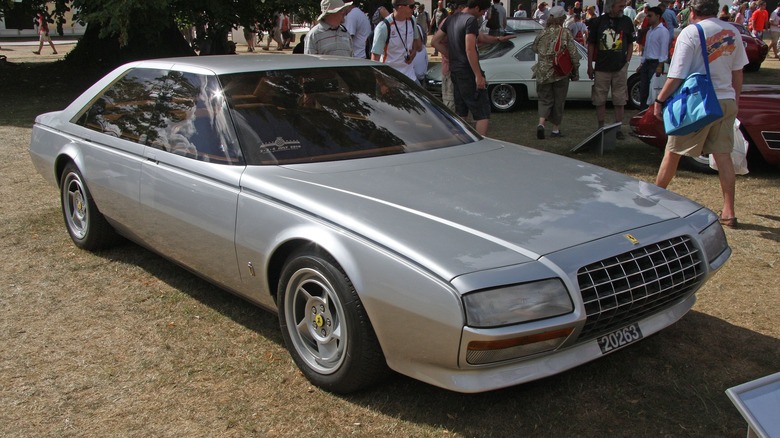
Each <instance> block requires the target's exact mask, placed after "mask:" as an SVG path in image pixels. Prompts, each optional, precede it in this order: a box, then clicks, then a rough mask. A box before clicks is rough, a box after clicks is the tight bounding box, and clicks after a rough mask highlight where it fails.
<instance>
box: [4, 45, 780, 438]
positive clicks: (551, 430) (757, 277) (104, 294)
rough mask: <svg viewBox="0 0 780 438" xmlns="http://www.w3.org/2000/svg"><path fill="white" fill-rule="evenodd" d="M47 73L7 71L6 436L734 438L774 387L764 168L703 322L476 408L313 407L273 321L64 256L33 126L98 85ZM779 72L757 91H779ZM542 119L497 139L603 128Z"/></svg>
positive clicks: (705, 191) (211, 296)
mask: <svg viewBox="0 0 780 438" xmlns="http://www.w3.org/2000/svg"><path fill="white" fill-rule="evenodd" d="M775 64H777V66H776V67H780V62H778V61H774V60H768V61H767V62H766V66H768V67H769V66H771V67H775ZM43 68H48V67H43ZM43 68H42V67H41V66H29V67H28V68H22V67H20V69H22V70H23V71H24V73H23V74H20V73H19V72H20V71H22V70H16V73H14V74H11V75H9V74H8V71H3V70H2V67H0V96H3V97H2V99H3V104H4V105H3V107H4V109H3V110H2V113H1V115H0V139H1V140H2V144H3V146H2V151H3V154H2V156H0V175H2V180H3V184H2V186H0V198H2V199H5V200H6V201H5V208H3V211H2V228H0V230H1V231H0V233H1V234H0V237H1V239H0V251H2V253H3V254H4V256H5V257H4V261H3V263H2V265H0V278H1V280H0V282H1V283H0V315H1V316H0V330H2V334H3V341H2V343H1V344H0V434H2V435H5V436H79V437H81V436H100V437H102V436H305V435H318V436H346V435H355V436H377V435H393V436H420V437H428V436H439V437H441V436H447V437H450V436H463V437H470V436H554V437H560V436H632V437H633V436H686V437H687V436H702V437H714V436H744V435H745V422H744V421H743V420H742V419H741V417H740V416H739V414H738V413H737V411H736V410H735V409H734V408H733V406H732V405H731V403H730V402H729V401H728V399H727V398H726V396H725V394H724V390H725V389H726V388H728V387H731V386H733V385H736V384H739V383H742V382H745V381H748V380H752V379H755V378H758V377H760V376H764V375H767V374H770V373H774V372H776V371H778V363H780V327H778V325H777V313H778V309H780V294H778V292H779V290H778V286H777V274H776V272H777V268H778V254H780V214H779V213H778V212H777V207H776V205H777V199H778V198H780V184H778V183H779V182H780V172H778V171H777V170H773V171H771V172H754V173H751V175H749V176H747V177H740V178H739V180H738V183H737V189H738V201H737V205H738V213H739V216H740V219H741V221H742V223H743V224H744V226H743V227H742V229H740V230H736V231H732V230H728V231H727V234H728V237H729V241H730V243H731V245H732V247H733V249H734V256H733V257H732V259H731V260H730V261H729V262H728V264H727V265H726V266H725V267H724V268H723V270H722V271H721V272H720V273H718V274H717V275H716V276H715V277H714V278H713V279H712V280H711V281H710V282H709V283H708V284H707V285H706V286H705V287H704V288H703V289H702V290H701V291H700V292H699V294H698V295H699V302H698V303H697V305H696V307H695V308H694V311H693V312H691V313H690V314H689V315H687V316H686V317H685V318H683V320H681V321H680V322H678V323H677V324H675V325H673V326H672V327H670V328H669V329H667V330H665V331H663V332H662V333H660V334H658V335H656V336H652V337H651V338H649V339H646V340H645V341H643V342H641V343H639V344H637V345H635V346H632V347H631V348H628V349H625V350H623V351H620V352H618V353H616V354H612V355H610V356H607V357H605V358H603V359H601V360H599V361H596V362H593V363H590V364H587V365H585V366H582V367H579V368H577V369H574V370H571V371H569V372H566V373H563V374H561V375H559V376H555V377H552V378H548V379H545V380H542V381H539V382H534V383H530V384H526V385H521V386H517V387H514V388H509V389H506V390H502V391H495V392H491V393H487V394H480V395H460V394H454V393H450V392H447V391H443V390H440V389H437V388H434V387H431V386H428V385H426V384H423V383H419V382H417V381H413V380H411V379H408V378H405V377H402V376H395V377H393V378H391V379H390V380H389V381H388V382H387V383H385V384H383V385H381V386H379V387H377V388H375V389H373V390H371V391H367V392H363V393H360V394H356V395H352V396H346V397H342V396H334V395H331V394H328V393H325V392H322V391H320V390H318V389H315V388H313V387H312V386H311V385H310V384H309V383H308V382H307V381H306V380H305V378H303V376H302V375H301V374H300V373H299V372H298V371H297V369H296V368H295V366H294V364H293V363H292V361H291V360H290V358H289V357H288V355H287V353H286V351H285V349H284V347H283V345H282V341H281V336H280V333H279V329H278V326H277V320H276V317H275V315H272V314H269V313H266V312H264V311H261V310H259V309H256V308H253V307H252V306H250V305H248V304H247V303H245V302H243V301H241V300H240V299H237V298H234V297H233V296H231V295H229V294H227V293H225V292H223V291H221V290H219V289H217V288H215V287H213V286H211V285H209V284H208V283H206V282H204V281H201V280H199V279H198V278H196V277H194V276H192V275H190V274H189V273H187V272H186V271H184V270H182V269H180V268H178V267H176V266H175V265H173V264H171V263H169V262H167V261H165V260H163V259H161V258H159V257H157V256H156V255H153V254H151V253H149V252H148V251H145V250H143V249H141V248H139V247H137V246H135V245H132V244H126V245H123V246H120V247H118V248H115V249H113V250H110V251H104V252H101V253H97V254H93V253H88V252H84V251H80V250H78V249H76V248H75V247H74V246H73V245H72V244H71V242H70V240H69V238H68V235H67V233H66V232H65V229H64V226H63V224H62V217H61V214H60V211H59V204H58V193H57V190H56V189H55V188H53V187H50V186H48V185H46V184H44V182H43V180H42V179H41V178H40V176H38V175H37V174H35V172H34V170H33V168H32V166H31V164H30V160H29V157H28V156H27V152H26V148H27V145H28V143H29V137H30V126H31V123H32V117H33V116H34V115H35V114H38V113H41V112H44V111H48V110H53V109H57V108H59V107H61V106H62V105H63V104H64V103H66V102H68V101H69V100H70V99H71V98H72V97H73V96H74V94H77V93H78V92H79V91H80V90H81V89H82V88H83V85H84V83H89V81H88V78H85V79H84V81H83V82H84V83H80V84H79V83H77V84H75V85H73V84H71V83H70V79H71V78H73V77H74V75H71V74H68V73H67V72H59V73H60V74H61V75H62V77H60V78H59V79H58V78H57V77H51V75H44V76H48V77H47V81H49V82H50V83H54V84H55V85H48V84H47V83H46V82H47V81H42V80H41V77H42V76H41V74H40V73H38V74H37V75H36V74H35V72H36V71H39V70H41V69H43ZM45 71H48V72H51V70H50V69H49V70H45ZM777 73H778V69H777V68H775V69H771V70H770V69H766V71H763V72H760V73H759V74H758V75H756V76H752V75H748V80H751V81H758V82H765V81H768V80H774V81H777V79H775V77H776V76H777ZM54 76H56V75H54ZM751 76H752V77H751ZM23 81H26V82H23ZM36 81H39V82H42V83H39V82H36ZM775 83H776V82H775ZM535 117H536V115H535V110H534V108H533V107H528V108H526V109H524V110H522V111H520V112H515V113H511V114H502V115H495V116H494V118H493V120H492V122H491V123H492V124H491V135H493V136H495V137H498V138H502V139H506V140H509V141H516V142H519V143H524V144H528V145H530V146H533V147H537V148H540V149H546V150H550V151H553V152H557V153H566V151H568V149H569V148H570V147H571V146H572V145H573V144H574V143H576V139H579V138H581V137H583V136H584V135H585V134H587V133H588V132H589V131H590V130H591V129H592V125H593V122H594V120H595V115H594V114H593V112H592V111H591V108H590V107H589V106H587V105H578V106H575V107H574V108H570V109H569V110H568V111H567V114H566V120H565V121H564V129H565V130H566V132H567V134H569V137H567V138H565V139H561V140H545V141H544V142H540V141H537V140H536V139H535V138H533V127H534V126H535ZM578 158H581V159H585V160H587V161H591V162H595V163H598V164H600V165H603V166H606V167H609V168H612V169H615V170H617V171H620V172H624V173H628V174H631V175H633V176H636V177H638V178H641V179H644V180H648V181H652V180H653V178H654V175H655V171H656V169H657V166H658V163H659V161H660V153H659V152H657V151H655V150H653V149H652V148H650V147H649V146H645V145H643V144H641V143H639V142H638V141H636V140H629V141H627V142H625V143H624V144H622V145H621V146H620V147H619V148H618V150H616V151H614V152H612V153H610V154H608V155H605V156H603V157H598V156H594V155H591V154H583V155H580V156H578ZM670 188H671V189H672V190H674V191H677V192H679V193H682V194H683V195H686V196H688V197H690V198H692V199H695V200H697V201H699V202H701V203H702V204H704V205H707V206H709V207H711V208H716V209H717V207H718V206H719V204H720V196H719V191H718V189H717V178H716V177H715V176H712V175H701V174H694V173H690V172H681V173H680V174H679V176H678V178H677V179H675V181H674V182H673V184H672V186H671V187H670ZM519 189H528V190H533V187H527V188H519Z"/></svg>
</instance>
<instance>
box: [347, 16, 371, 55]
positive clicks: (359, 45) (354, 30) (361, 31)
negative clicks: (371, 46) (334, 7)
mask: <svg viewBox="0 0 780 438" xmlns="http://www.w3.org/2000/svg"><path fill="white" fill-rule="evenodd" d="M344 27H346V28H347V32H349V35H350V36H351V37H352V56H353V57H355V58H365V57H366V39H367V38H368V35H370V34H371V21H369V19H368V15H366V13H365V12H363V11H361V10H360V8H359V7H357V6H354V5H353V6H352V9H351V10H350V11H349V12H347V16H346V17H344Z"/></svg>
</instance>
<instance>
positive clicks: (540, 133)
mask: <svg viewBox="0 0 780 438" xmlns="http://www.w3.org/2000/svg"><path fill="white" fill-rule="evenodd" d="M536 138H538V139H539V140H544V126H543V125H539V126H537V127H536Z"/></svg>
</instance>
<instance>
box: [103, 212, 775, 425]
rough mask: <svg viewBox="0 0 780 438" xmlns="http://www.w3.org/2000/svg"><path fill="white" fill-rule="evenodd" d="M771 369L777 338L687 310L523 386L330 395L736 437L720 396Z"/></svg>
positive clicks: (158, 273)
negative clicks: (620, 345) (639, 336)
mask: <svg viewBox="0 0 780 438" xmlns="http://www.w3.org/2000/svg"><path fill="white" fill-rule="evenodd" d="M774 219H775V220H780V218H777V217H775V218H774ZM100 256H102V257H105V258H107V259H110V260H112V261H117V262H123V263H129V264H133V265H136V266H138V267H140V268H142V269H144V270H145V271H147V272H148V273H150V274H151V275H154V276H155V277H156V278H158V279H160V280H162V281H163V282H165V283H167V284H168V285H170V286H171V287H173V288H175V289H177V290H179V291H182V292H184V293H186V294H187V295H189V296H191V297H192V298H193V299H195V300H197V301H199V302H201V303H203V304H205V305H207V306H209V307H210V308H212V309H215V310H216V311H218V312H219V313H220V314H222V315H224V316H226V317H228V318H230V319H231V320H233V321H235V322H236V323H238V324H240V325H242V326H244V327H246V328H248V329H250V330H252V331H254V332H256V333H258V334H260V335H261V336H263V337H264V338H266V339H268V340H271V341H273V342H275V343H277V344H278V345H280V346H283V344H284V343H283V341H282V337H281V333H280V329H279V326H278V322H277V318H276V316H275V315H274V314H272V313H269V312H267V311H265V310H262V309H260V308H257V307H254V306H253V305H251V304H249V303H247V302H246V301H244V300H242V299H240V298H238V297H235V296H233V295H231V294H229V293H227V292H225V291H223V290H221V289H219V288H218V287H215V286H213V285H211V284H210V283H208V282H206V281H205V280H202V279H200V278H198V277H196V276H195V275H193V274H190V273H189V272H187V271H185V270H184V269H182V268H180V267H178V266H177V265H175V264H173V263H171V262H169V261H167V260H166V259H163V258H161V257H159V256H157V255H156V254H154V253H152V252H150V251H148V250H146V249H143V248H141V247H139V246H137V245H135V244H130V243H128V244H126V245H121V246H119V247H117V248H115V249H112V250H108V251H103V252H102V253H100ZM712 339H718V342H717V343H715V344H713V343H712V342H711V340H712ZM778 363H780V341H779V340H777V339H774V338H772V337H769V336H764V335H762V334H760V333H756V332H753V331H750V330H746V329H744V328H741V327H738V326H735V325H732V324H729V323H728V322H726V321H723V320H721V319H718V318H715V317H712V316H709V315H707V314H704V313H700V312H695V311H694V312H691V313H689V314H688V315H687V316H685V317H684V318H683V319H682V320H681V321H679V322H678V323H676V324H675V325H673V326H671V327H669V328H667V329H666V330H664V331H662V332H661V333H658V334H656V335H654V336H651V337H649V338H648V339H645V340H643V341H642V342H640V343H638V344H636V345H633V346H631V347H628V348H626V349H624V350H621V351H618V352H616V353H614V354H611V355H609V356H606V357H604V358H602V359H599V360H597V361H594V362H591V363H588V364H585V365H583V366H580V367H577V368H575V369H573V370H570V371H567V372H564V373H562V374H559V375H557V376H553V377H549V378H547V379H543V380H540V381H536V382H531V383H527V384H524V385H518V386H515V387H511V388H507V389H503V390H498V391H493V392H488V393H483V394H458V393H454V392H450V391H446V390H443V389H440V388H437V387H433V386H430V385H428V384H425V383H422V382H418V381H416V380H413V379H410V378H407V377H404V376H401V375H393V376H392V377H391V378H390V379H388V380H387V381H386V382H384V383H381V384H379V385H378V386H377V387H375V388H370V389H368V390H365V391H363V392H360V393H357V394H352V395H347V396H339V397H341V398H342V399H344V400H346V401H349V402H350V403H354V404H356V405H358V406H361V407H363V408H365V409H369V410H372V411H376V412H378V413H380V414H382V415H384V416H387V417H390V418H397V419H399V420H402V421H408V422H412V423H415V424H419V425H423V426H429V427H431V428H435V429H444V430H447V431H449V432H451V433H457V434H460V435H463V436H703V437H715V436H741V435H744V434H745V431H746V427H745V423H744V421H743V420H742V418H741V417H740V415H739V414H738V413H737V411H736V409H734V407H733V405H732V404H731V402H730V401H729V400H728V398H727V397H726V395H725V393H724V391H725V390H726V389H727V388H729V387H732V386H735V385H737V384H740V383H744V382H746V381H749V380H753V379H756V378H758V377H761V376H764V375H768V374H771V373H773V372H776V371H777V364H778ZM282 390H283V389H280V391H282ZM583 425H587V429H583Z"/></svg>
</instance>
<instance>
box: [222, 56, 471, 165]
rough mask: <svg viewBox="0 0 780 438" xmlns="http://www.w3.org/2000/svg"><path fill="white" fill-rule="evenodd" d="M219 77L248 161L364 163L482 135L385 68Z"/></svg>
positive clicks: (458, 142)
mask: <svg viewBox="0 0 780 438" xmlns="http://www.w3.org/2000/svg"><path fill="white" fill-rule="evenodd" d="M219 80H220V82H221V84H222V87H223V92H224V95H225V98H226V101H227V104H228V108H229V110H230V113H231V118H232V119H233V123H234V125H235V127H236V131H237V135H238V137H239V142H240V143H241V148H242V150H243V152H244V158H245V159H246V162H247V164H295V163H308V162H321V161H333V160H345V159H355V158H365V157H373V156H380V155H389V154H400V153H409V152H415V151H422V150H429V149H436V148H442V147H448V146H455V145H460V144H464V143H469V142H473V141H475V140H476V139H477V138H478V136H477V134H476V133H474V132H473V131H472V130H471V129H470V128H469V127H468V126H467V125H465V124H464V123H463V122H462V121H461V120H460V119H458V118H456V117H454V116H453V115H452V113H450V112H449V111H448V110H447V109H446V108H444V107H443V106H442V105H441V104H440V103H439V102H437V101H436V100H435V98H432V97H431V96H430V95H429V94H428V93H427V92H425V91H424V90H423V89H422V88H420V87H419V86H416V85H414V84H413V83H412V82H411V81H409V80H408V79H406V77H405V76H403V75H401V74H400V73H397V72H396V71H395V70H393V69H391V68H389V67H387V66H377V67H369V66H366V67H357V68H356V67H350V68H329V69H301V70H282V71H271V72H251V73H240V74H228V75H222V76H220V78H219Z"/></svg>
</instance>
